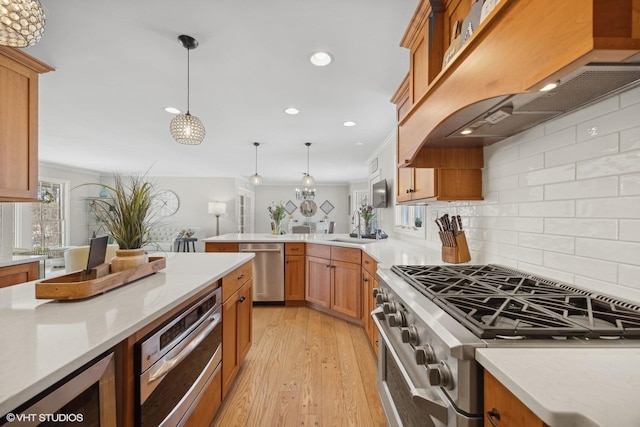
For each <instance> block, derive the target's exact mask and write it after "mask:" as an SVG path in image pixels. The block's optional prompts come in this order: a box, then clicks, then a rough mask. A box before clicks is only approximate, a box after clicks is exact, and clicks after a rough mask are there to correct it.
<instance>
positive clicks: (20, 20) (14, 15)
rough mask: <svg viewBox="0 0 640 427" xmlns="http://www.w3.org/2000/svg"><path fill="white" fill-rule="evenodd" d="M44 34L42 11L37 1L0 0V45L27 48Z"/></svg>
mask: <svg viewBox="0 0 640 427" xmlns="http://www.w3.org/2000/svg"><path fill="white" fill-rule="evenodd" d="M42 33H44V11H43V10H42V6H41V5H40V1H38V0H0V45H3V46H11V47H27V46H33V45H34V44H36V43H38V42H39V41H40V39H41V38H42Z"/></svg>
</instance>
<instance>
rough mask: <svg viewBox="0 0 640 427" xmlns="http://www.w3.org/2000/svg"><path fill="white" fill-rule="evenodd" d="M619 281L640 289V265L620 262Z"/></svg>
mask: <svg viewBox="0 0 640 427" xmlns="http://www.w3.org/2000/svg"><path fill="white" fill-rule="evenodd" d="M618 283H619V284H621V285H625V286H631V287H632V288H636V289H639V290H640V266H637V265H628V264H620V265H619V267H618Z"/></svg>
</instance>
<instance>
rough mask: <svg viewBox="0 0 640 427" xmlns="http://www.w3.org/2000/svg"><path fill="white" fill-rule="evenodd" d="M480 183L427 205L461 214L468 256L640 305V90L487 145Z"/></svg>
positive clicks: (433, 240) (431, 209)
mask: <svg viewBox="0 0 640 427" xmlns="http://www.w3.org/2000/svg"><path fill="white" fill-rule="evenodd" d="M483 189H484V197H485V200H484V201H483V202H456V203H448V204H447V203H435V204H431V205H430V206H429V207H428V211H429V212H428V214H427V218H433V217H435V215H437V216H441V215H442V214H443V213H445V212H448V213H450V214H454V213H455V214H459V215H461V216H462V217H463V223H464V226H465V228H466V229H467V232H466V233H467V236H468V237H469V243H470V247H471V249H472V260H471V261H472V262H475V263H499V264H503V265H507V266H512V267H515V268H519V269H522V270H526V271H529V272H532V273H535V274H539V275H543V276H546V277H550V278H553V279H555V280H561V281H564V282H568V283H573V284H575V285H578V286H580V287H584V288H588V289H592V290H595V291H599V292H603V293H607V294H614V295H617V296H620V297H623V298H628V299H632V300H634V301H638V302H640V89H635V90H632V91H629V92H626V93H624V94H622V95H620V96H617V97H614V98H611V99H608V100H605V101H603V102H600V103H598V104H595V105H593V106H591V107H589V108H586V109H583V110H581V111H578V112H575V113H572V114H570V115H567V116H565V117H562V118H559V119H556V120H554V121H551V122H548V123H545V124H543V125H539V126H537V127H535V128H532V129H530V130H528V131H526V132H524V133H522V134H519V135H516V136H514V137H511V138H510V139H508V140H505V141H502V142H500V143H498V144H494V145H492V146H489V147H487V148H485V168H484V171H483ZM426 225H427V227H430V228H431V232H430V233H429V236H430V238H429V240H427V241H426V242H425V243H426V244H427V245H428V246H432V247H434V248H439V246H440V243H439V241H438V240H437V235H436V234H435V233H434V232H433V231H434V230H435V227H436V225H435V224H434V223H433V221H427V222H426Z"/></svg>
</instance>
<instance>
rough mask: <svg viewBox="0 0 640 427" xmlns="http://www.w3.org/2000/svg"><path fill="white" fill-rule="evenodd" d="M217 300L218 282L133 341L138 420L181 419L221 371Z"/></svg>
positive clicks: (167, 422)
mask: <svg viewBox="0 0 640 427" xmlns="http://www.w3.org/2000/svg"><path fill="white" fill-rule="evenodd" d="M221 302H222V288H220V287H218V288H217V289H215V290H213V291H212V292H211V293H208V294H206V295H205V296H203V297H202V298H201V299H199V300H198V301H197V302H196V303H194V304H193V305H191V306H190V307H188V308H187V309H186V310H184V311H182V312H181V313H180V314H179V315H177V316H176V317H174V318H172V319H170V320H169V321H167V322H166V323H165V324H163V325H162V326H161V327H160V328H159V329H158V330H156V331H155V332H152V333H151V334H150V335H149V336H147V337H146V338H144V339H143V340H141V341H140V342H138V343H137V344H136V359H135V368H136V374H137V386H136V396H137V399H136V400H137V407H136V425H138V426H153V427H157V426H172V427H173V426H182V425H184V424H185V423H186V422H187V420H188V419H189V416H190V415H191V413H192V411H193V410H194V409H195V408H196V406H197V405H198V403H199V401H200V399H201V398H202V396H203V394H204V392H205V390H206V389H207V387H209V385H210V384H211V383H212V382H213V381H214V378H215V377H216V376H219V375H220V368H221V361H222V306H221ZM207 404H208V405H213V404H214V402H207Z"/></svg>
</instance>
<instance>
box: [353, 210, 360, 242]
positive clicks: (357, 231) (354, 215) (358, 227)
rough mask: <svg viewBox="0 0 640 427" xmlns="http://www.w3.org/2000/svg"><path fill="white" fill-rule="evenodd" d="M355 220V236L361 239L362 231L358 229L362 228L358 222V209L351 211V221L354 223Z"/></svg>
mask: <svg viewBox="0 0 640 427" xmlns="http://www.w3.org/2000/svg"><path fill="white" fill-rule="evenodd" d="M356 218H357V220H358V226H357V227H356V228H355V230H354V231H355V234H357V235H358V239H360V238H362V230H361V229H360V227H361V226H362V222H361V221H360V212H358V209H356V210H355V211H353V214H352V215H351V221H352V222H355V219H356Z"/></svg>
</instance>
